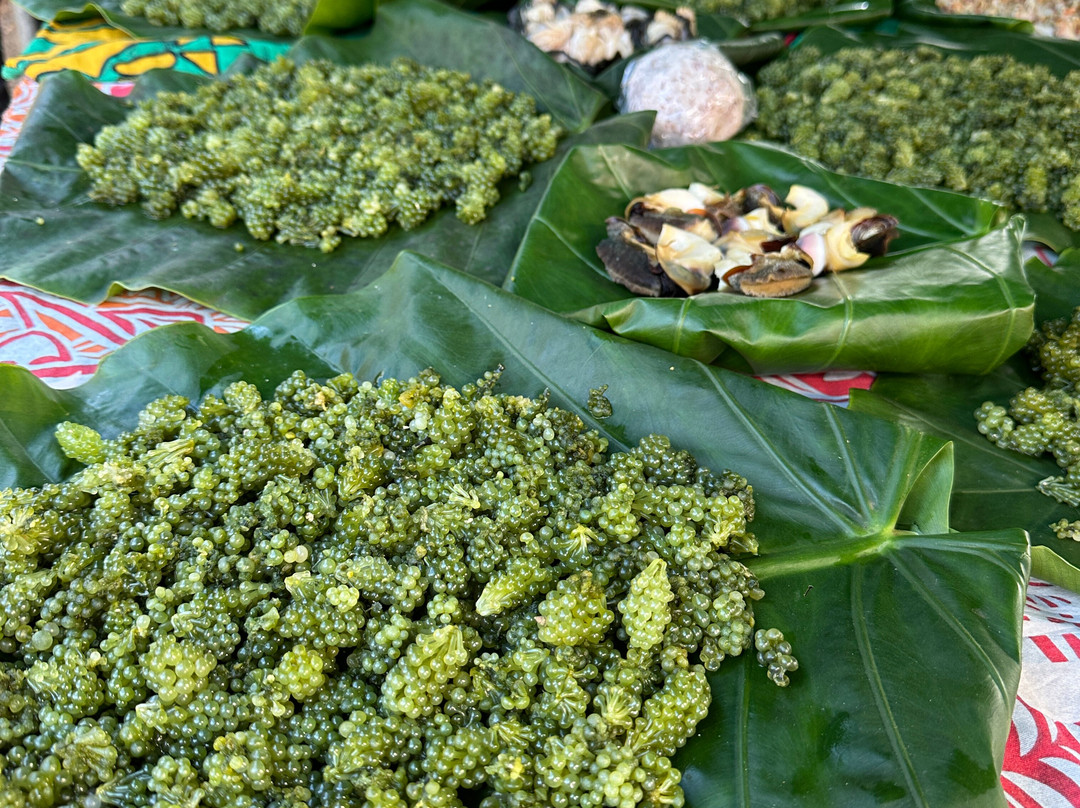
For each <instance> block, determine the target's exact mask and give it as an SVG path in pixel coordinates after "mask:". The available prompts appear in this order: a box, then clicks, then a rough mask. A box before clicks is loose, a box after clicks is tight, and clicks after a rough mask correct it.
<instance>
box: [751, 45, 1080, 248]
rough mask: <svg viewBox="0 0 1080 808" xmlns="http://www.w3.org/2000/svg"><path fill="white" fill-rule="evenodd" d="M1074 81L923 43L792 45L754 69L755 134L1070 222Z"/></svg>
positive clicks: (1076, 123) (1075, 195) (1075, 170)
mask: <svg viewBox="0 0 1080 808" xmlns="http://www.w3.org/2000/svg"><path fill="white" fill-rule="evenodd" d="M1078 88H1080V81H1078V80H1077V77H1076V75H1075V74H1070V76H1066V77H1064V78H1057V77H1055V76H1054V75H1053V74H1052V73H1051V72H1050V71H1049V70H1048V69H1047V68H1045V67H1042V66H1039V65H1031V64H1025V63H1022V62H1020V61H1018V60H1016V59H1014V58H1012V57H1010V56H1005V55H987V56H976V57H974V58H971V59H967V58H962V57H960V56H954V55H946V54H945V53H942V52H941V51H939V50H936V49H933V48H930V47H917V48H912V49H875V48H846V49H843V50H840V51H837V52H836V53H830V54H822V53H821V52H819V51H818V50H817V49H815V48H813V47H809V46H807V47H799V48H795V49H793V50H792V51H791V52H790V54H789V56H788V57H787V58H784V59H779V60H777V61H775V62H773V63H771V64H769V65H767V66H766V67H765V68H763V69H762V70H761V71H760V73H759V74H758V91H757V97H758V106H759V116H758V120H757V121H756V123H755V125H754V127H753V129H752V130H751V131H752V132H753V133H754V134H753V136H756V137H764V138H768V139H771V140H776V141H779V142H781V143H786V144H790V145H791V147H792V148H794V149H795V150H796V151H798V152H799V153H800V154H805V155H807V156H808V157H812V158H814V159H818V160H821V161H822V162H823V163H825V164H826V165H828V166H829V167H831V168H835V169H837V170H839V171H846V172H851V173H856V174H861V175H864V176H869V177H877V178H881V179H887V180H889V181H893V182H899V183H905V184H911V185H924V186H942V187H945V188H950V189H952V190H956V191H962V192H964V193H970V194H974V195H977V196H984V197H988V198H990V199H993V200H995V201H997V202H1000V203H1002V204H1005V205H1008V206H1010V207H1014V208H1019V209H1021V210H1025V211H1037V212H1041V211H1049V212H1051V213H1053V214H1054V215H1056V216H1058V217H1059V218H1060V219H1061V220H1062V221H1063V222H1064V223H1065V225H1067V226H1068V227H1070V228H1072V229H1074V230H1075V229H1080V164H1077V162H1076V158H1075V150H1074V149H1073V148H1072V144H1073V143H1074V141H1075V139H1076V137H1077V133H1078V132H1080V113H1078V112H1076V110H1078V109H1080V95H1078V93H1080V89H1078Z"/></svg>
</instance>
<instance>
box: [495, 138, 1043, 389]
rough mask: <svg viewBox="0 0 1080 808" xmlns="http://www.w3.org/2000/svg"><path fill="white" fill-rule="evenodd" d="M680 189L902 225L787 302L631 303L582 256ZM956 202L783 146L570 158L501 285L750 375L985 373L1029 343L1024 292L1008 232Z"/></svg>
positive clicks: (706, 298)
mask: <svg viewBox="0 0 1080 808" xmlns="http://www.w3.org/2000/svg"><path fill="white" fill-rule="evenodd" d="M693 180H698V181H703V182H713V183H717V184H719V186H720V187H721V188H722V189H724V190H727V191H734V190H736V189H737V188H741V187H744V186H746V185H750V184H753V183H756V182H766V183H768V184H770V185H772V186H773V187H774V188H776V189H777V191H778V192H779V193H781V194H786V193H787V189H788V186H789V185H790V184H792V183H794V182H797V183H801V184H803V185H807V186H809V187H811V188H816V189H818V190H819V191H821V192H822V193H824V194H825V195H826V196H827V197H828V198H829V201H830V202H831V203H832V204H833V205H840V206H843V207H845V208H849V209H850V208H853V207H858V206H862V205H866V206H870V207H876V208H878V209H879V210H881V211H883V212H886V213H891V214H894V215H895V216H897V217H898V218H899V219H900V229H901V234H902V235H901V236H900V237H899V238H898V239H897V240H896V241H895V242H893V245H892V247H891V254H890V255H889V256H886V257H884V258H880V259H872V260H871V261H870V262H868V263H867V264H866V265H865V267H864V268H862V269H859V270H852V271H848V272H843V273H836V274H834V273H827V274H826V275H824V276H822V277H820V278H818V279H817V280H815V282H814V285H813V286H812V287H811V288H810V289H809V290H807V291H806V292H803V293H802V294H800V295H797V296H795V297H791V298H783V299H772V300H762V299H756V298H749V297H744V296H742V295H737V294H735V293H733V292H720V293H711V294H703V295H697V296H696V297H694V298H689V299H688V298H682V299H679V298H663V299H659V298H641V297H634V296H632V295H631V293H630V292H628V291H627V290H626V289H625V288H623V287H622V286H620V285H618V284H616V283H614V282H613V281H611V280H610V279H609V278H608V276H607V273H606V272H605V270H604V268H603V266H602V264H601V262H600V260H599V258H598V257H597V255H596V245H597V243H599V242H600V241H601V240H602V239H603V238H604V235H605V227H604V219H605V218H606V217H608V216H619V215H622V212H623V210H624V208H625V207H626V205H627V203H628V202H629V201H630V199H631V198H633V197H635V196H637V195H639V194H642V193H648V192H652V191H658V190H660V189H662V188H667V187H672V186H682V187H685V186H686V185H687V184H688V183H689V182H691V181H693ZM1000 215H1001V209H1000V208H998V207H997V206H995V205H993V204H991V203H989V202H985V201H980V200H976V199H972V198H970V197H966V196H961V195H959V194H953V193H948V192H941V191H929V190H925V189H918V188H910V187H906V186H900V185H893V184H890V183H883V182H877V181H873V180H866V179H859V178H855V177H850V176H845V175H842V174H836V173H833V172H829V171H827V170H825V169H824V168H822V167H821V166H820V165H818V164H817V163H814V162H812V161H809V160H806V159H803V158H800V157H797V156H795V155H794V154H793V153H791V152H789V151H786V150H784V149H781V148H778V147H774V146H768V145H762V144H749V143H739V142H730V141H729V142H727V143H717V144H710V145H708V146H704V147H686V148H679V149H666V150H663V151H660V152H654V153H645V152H642V151H640V150H638V149H633V148H627V147H622V146H597V147H588V148H580V149H575V150H574V151H573V152H571V154H570V155H569V156H568V157H567V159H566V161H564V163H563V164H562V166H560V168H559V170H558V172H556V174H555V177H554V178H553V179H552V182H551V185H550V187H549V188H548V191H547V194H546V196H545V197H544V200H543V202H542V203H541V205H540V207H539V208H538V209H537V211H536V215H535V216H534V217H533V221H532V222H531V223H530V224H529V229H528V231H527V233H526V236H525V240H524V241H523V242H522V245H521V249H520V250H519V251H518V254H517V256H516V258H515V259H514V266H513V268H512V269H511V272H510V275H509V276H508V277H507V280H506V284H505V286H506V288H508V289H510V290H512V291H514V292H516V293H517V294H519V295H521V296H523V297H525V298H527V299H529V300H532V301H535V302H537V303H539V304H541V305H542V306H544V307H546V308H548V309H551V310H553V311H557V312H560V313H564V314H570V315H573V316H575V317H577V318H578V319H581V320H583V321H585V322H587V323H589V324H590V325H596V326H602V327H606V328H610V329H611V330H613V331H615V332H617V333H619V334H622V335H623V336H627V337H630V338H632V339H635V340H638V341H641V342H647V343H649V344H651V345H657V346H659V347H662V348H666V349H668V350H670V351H673V352H674V353H677V354H680V355H683V356H692V357H694V358H695V359H700V360H702V361H706V362H716V363H718V364H723V365H726V366H728V367H734V368H737V369H743V368H746V367H749V368H750V369H752V370H753V371H755V372H757V373H781V372H791V371H817V370H825V369H830V368H831V369H838V368H855V369H861V370H867V369H875V370H884V369H890V370H897V371H905V372H910V371H925V372H931V371H944V370H949V369H951V370H954V371H961V370H962V371H964V372H972V373H985V372H987V371H989V370H991V369H992V368H994V367H996V366H997V365H999V364H1000V363H1001V362H1003V361H1004V360H1005V359H1006V357H1008V356H1009V355H1010V354H1012V353H1013V352H1014V351H1016V350H1017V349H1018V348H1019V347H1020V346H1021V345H1023V344H1024V342H1025V341H1026V340H1027V338H1028V335H1029V334H1030V332H1031V324H1032V293H1031V290H1030V288H1029V287H1028V285H1027V281H1026V280H1025V279H1024V273H1023V267H1022V265H1021V259H1020V252H1019V246H1020V231H1021V227H1020V224H1019V223H1018V222H1016V221H1013V222H1011V223H1010V224H1008V225H1006V226H1003V227H998V228H997V229H992V228H993V226H994V225H995V224H1000V218H999V217H1000Z"/></svg>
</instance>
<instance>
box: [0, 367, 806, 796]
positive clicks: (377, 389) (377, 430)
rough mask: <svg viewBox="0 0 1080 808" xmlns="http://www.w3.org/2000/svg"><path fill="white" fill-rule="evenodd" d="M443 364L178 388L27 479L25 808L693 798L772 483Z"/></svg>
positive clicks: (4, 602) (1, 547)
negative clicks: (745, 560)
mask: <svg viewBox="0 0 1080 808" xmlns="http://www.w3.org/2000/svg"><path fill="white" fill-rule="evenodd" d="M498 377H499V373H498V372H497V371H496V372H492V373H488V374H486V375H485V377H484V378H483V379H481V380H480V381H478V382H477V383H476V384H469V385H464V386H463V387H462V388H461V389H460V390H458V389H455V388H453V387H449V386H444V385H442V384H441V382H440V379H439V376H438V375H437V374H436V373H435V372H434V371H431V370H428V371H424V372H423V373H421V374H419V375H417V377H415V378H412V379H409V380H407V381H398V380H395V379H390V378H387V379H383V380H382V381H381V382H380V383H379V384H377V385H375V384H372V383H370V382H363V383H361V382H358V381H357V380H356V379H355V378H354V377H353V376H351V375H349V374H344V375H341V376H337V377H334V378H332V379H329V380H328V381H326V382H325V383H318V382H315V381H313V380H311V379H309V378H308V377H306V376H305V375H304V374H303V373H301V372H296V373H294V374H293V375H292V376H290V377H289V378H287V379H286V380H285V381H284V382H282V383H281V384H280V385H279V386H278V388H277V389H276V391H275V392H274V394H273V396H272V397H271V398H268V399H264V398H263V396H262V395H261V394H260V392H259V390H258V389H257V388H256V387H255V386H253V385H252V384H249V383H246V382H235V383H233V384H231V385H229V386H228V387H226V388H225V389H224V391H223V392H222V393H221V395H220V397H218V396H216V395H209V396H207V397H206V398H205V400H203V401H202V403H201V404H198V405H194V404H192V403H191V402H189V401H188V400H187V399H185V398H183V397H181V396H177V395H172V396H166V397H164V398H161V399H159V400H156V401H154V402H152V403H151V404H149V405H148V406H147V407H146V408H145V409H144V410H143V411H142V412H141V413H140V415H139V417H138V424H137V426H135V428H134V429H132V430H131V431H129V432H125V433H122V434H120V435H118V436H117V437H115V438H109V439H107V438H104V437H103V436H101V435H100V434H99V433H97V432H96V431H94V430H93V429H90V428H88V427H86V426H80V425H76V424H72V423H64V424H61V425H60V426H59V427H58V428H57V431H56V437H57V439H58V441H59V443H60V446H61V447H62V449H63V450H64V452H65V453H66V454H67V455H69V456H70V457H71V458H73V459H74V460H76V461H79V462H80V463H83V464H85V468H83V469H82V470H80V471H78V472H77V473H75V474H74V475H73V476H71V477H69V478H68V479H67V480H65V481H63V482H59V483H49V484H45V485H43V486H41V487H40V488H26V489H8V490H5V491H3V492H0V806H4V808H16V807H17V808H26V807H27V806H31V807H33V808H44V806H60V805H82V806H90V807H91V808H101V806H123V807H124V808H140V807H141V806H162V807H163V806H189V807H190V808H194V806H200V808H320V807H325V808H331V807H333V808H351V807H354V808H464V806H465V805H469V806H479V807H480V808H497V807H500V806H509V807H510V808H533V807H535V808H540V807H541V806H553V807H554V808H571V806H584V807H585V808H600V807H601V806H610V807H611V808H632V806H639V805H640V806H650V807H655V808H659V807H660V806H680V805H682V804H683V801H684V800H683V794H682V790H681V788H680V785H679V781H680V773H679V771H678V770H677V769H675V768H673V766H672V763H671V760H670V756H671V755H672V754H673V753H674V752H675V751H676V750H677V749H678V748H679V747H680V746H682V745H683V744H684V743H685V741H686V740H687V739H688V738H689V737H690V736H691V735H692V734H693V733H694V731H695V727H696V725H697V724H698V722H699V721H700V720H701V719H702V718H704V717H705V715H706V713H707V711H708V709H709V704H710V700H711V693H710V685H709V682H708V680H707V679H706V671H712V670H716V668H717V667H718V666H719V664H720V662H721V660H722V659H724V657H725V656H730V655H738V654H741V653H742V652H743V651H744V650H746V649H748V648H751V647H752V648H753V650H754V651H755V652H756V654H757V657H758V660H759V662H760V663H761V664H762V665H764V666H766V667H767V668H768V676H769V678H771V679H772V680H773V681H775V682H776V683H777V684H778V685H784V684H787V682H788V678H787V674H788V672H790V671H792V670H795V669H796V667H797V664H796V661H795V659H794V657H793V656H792V654H791V646H790V645H789V644H788V643H787V642H786V641H784V639H783V635H782V634H781V633H780V632H779V631H777V630H776V629H768V630H758V631H756V632H755V631H754V615H753V604H754V602H755V601H757V600H758V599H760V598H761V597H762V595H763V592H762V590H761V588H760V586H759V585H758V582H757V580H756V579H755V577H754V575H753V573H752V572H751V571H750V570H749V569H748V568H747V567H746V566H744V565H743V564H742V563H740V562H739V561H737V560H735V559H734V558H732V557H730V556H729V555H728V553H752V552H755V551H756V546H757V544H756V540H755V538H754V536H753V534H752V533H751V532H749V530H748V527H747V523H748V522H749V521H750V520H751V519H752V517H753V514H754V501H753V497H752V491H751V489H750V487H749V486H748V485H747V482H746V480H745V479H743V478H741V477H739V476H738V475H736V474H734V473H731V472H724V473H723V474H719V475H717V474H714V473H712V472H710V471H709V470H707V469H705V468H702V467H700V466H698V464H697V463H696V462H695V461H694V459H693V458H692V457H691V456H690V455H689V454H688V453H687V452H685V451H678V450H676V449H673V448H672V447H671V445H670V442H669V441H668V439H667V438H664V437H662V436H657V435H651V436H648V437H646V438H643V439H642V440H641V441H640V443H639V444H638V445H637V446H636V447H635V448H633V449H631V450H630V451H627V452H618V453H610V454H609V453H607V452H606V449H607V441H606V439H604V438H602V437H600V436H599V435H598V433H597V432H596V431H590V430H587V429H586V427H585V424H584V423H583V421H582V420H581V419H580V418H579V417H578V416H576V415H574V414H571V413H570V412H567V411H564V410H560V409H558V408H555V407H553V406H550V405H549V403H548V400H547V396H546V394H545V395H544V396H543V397H541V398H538V399H532V398H526V397H521V396H514V395H503V394H496V393H495V392H494V387H495V385H496V383H497V380H498Z"/></svg>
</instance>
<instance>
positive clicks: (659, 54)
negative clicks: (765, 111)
mask: <svg viewBox="0 0 1080 808" xmlns="http://www.w3.org/2000/svg"><path fill="white" fill-rule="evenodd" d="M646 109H654V110H656V123H655V124H654V125H653V131H652V145H653V146H685V145H687V144H691V143H709V142H712V141H716V140H727V139H729V138H731V137H734V136H735V135H736V134H738V132H739V131H740V130H741V129H742V128H743V127H744V126H746V125H747V124H748V123H750V122H751V121H752V120H754V117H755V116H756V115H757V101H756V99H755V98H754V90H753V87H752V86H751V84H750V79H748V78H747V77H746V76H744V75H743V74H742V73H740V72H739V71H738V70H737V69H736V67H735V65H733V64H732V63H731V62H730V61H729V60H728V58H727V57H726V56H724V54H723V53H721V52H720V49H719V48H717V47H716V46H715V45H713V44H712V43H709V42H705V41H703V40H698V39H696V40H691V41H688V42H670V43H667V44H665V45H661V46H660V47H658V48H654V49H653V50H651V51H649V52H648V53H645V54H643V55H641V56H639V57H637V58H636V59H634V60H632V61H631V62H630V64H629V65H627V67H626V72H625V73H623V79H622V88H621V93H620V95H619V111H620V112H640V111H641V110H646Z"/></svg>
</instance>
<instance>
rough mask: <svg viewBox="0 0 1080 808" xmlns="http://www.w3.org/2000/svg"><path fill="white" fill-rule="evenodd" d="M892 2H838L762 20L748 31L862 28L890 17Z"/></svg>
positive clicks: (856, 0) (862, 0)
mask: <svg viewBox="0 0 1080 808" xmlns="http://www.w3.org/2000/svg"><path fill="white" fill-rule="evenodd" d="M892 10H893V3H892V0H840V2H831V3H826V4H825V5H824V6H822V7H820V8H816V9H814V10H812V11H807V12H806V13H804V14H796V15H793V16H789V17H777V18H775V19H771V20H762V21H761V22H756V23H754V24H753V25H751V26H750V30H751V31H799V30H802V29H803V28H809V27H810V26H811V25H865V24H867V23H870V22H873V21H875V20H880V19H883V18H885V17H888V16H889V15H890V14H892Z"/></svg>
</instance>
